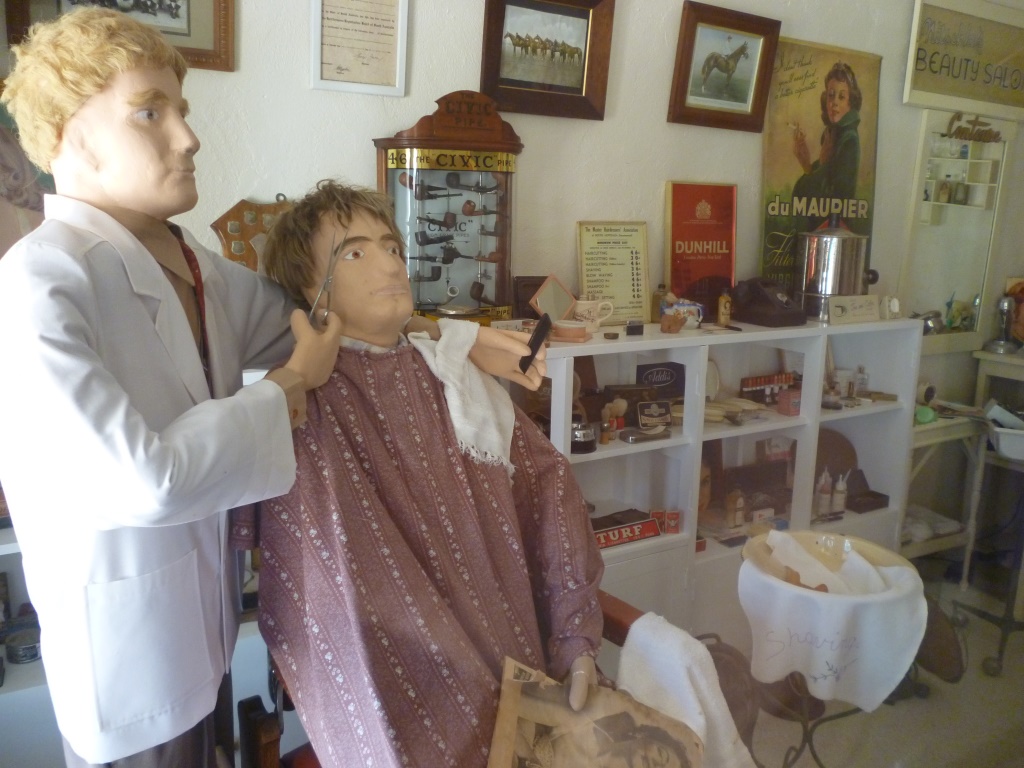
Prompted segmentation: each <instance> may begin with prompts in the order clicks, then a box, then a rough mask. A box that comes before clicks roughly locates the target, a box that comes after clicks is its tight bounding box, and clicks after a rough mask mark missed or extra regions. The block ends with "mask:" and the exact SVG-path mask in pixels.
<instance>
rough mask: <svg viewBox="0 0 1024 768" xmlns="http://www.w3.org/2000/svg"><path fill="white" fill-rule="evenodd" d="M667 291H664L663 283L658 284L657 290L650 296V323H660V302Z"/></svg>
mask: <svg viewBox="0 0 1024 768" xmlns="http://www.w3.org/2000/svg"><path fill="white" fill-rule="evenodd" d="M666 293H668V291H667V290H666V289H665V284H664V283H658V290H656V291H655V292H654V293H653V294H652V295H651V322H652V323H660V322H661V302H662V299H664V298H665V294H666Z"/></svg>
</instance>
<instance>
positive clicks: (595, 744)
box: [487, 658, 704, 768]
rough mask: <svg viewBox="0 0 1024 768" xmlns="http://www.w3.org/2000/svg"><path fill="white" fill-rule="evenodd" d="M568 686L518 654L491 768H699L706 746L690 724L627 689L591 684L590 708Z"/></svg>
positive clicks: (509, 665) (509, 671) (505, 687)
mask: <svg viewBox="0 0 1024 768" xmlns="http://www.w3.org/2000/svg"><path fill="white" fill-rule="evenodd" d="M567 689H568V685H563V684H562V683H559V682H557V681H555V680H552V679H551V678H549V677H547V676H546V675H545V674H544V673H543V672H539V671H537V670H534V669H530V668H529V667H525V666H523V665H522V664H519V663H518V662H516V661H513V660H512V659H509V658H506V659H505V671H504V676H503V679H502V684H501V699H500V702H499V704H498V719H497V722H496V723H495V725H494V737H493V739H492V741H491V755H490V759H489V760H488V762H487V768H563V767H565V768H568V766H581V765H586V766H599V767H600V768H629V766H634V765H649V766H659V768H698V767H699V766H700V765H701V764H702V762H703V756H704V745H703V744H702V743H701V741H700V739H699V738H697V735H696V734H695V733H694V732H693V731H692V730H691V729H690V728H689V727H688V726H686V725H684V724H683V723H681V722H679V721H678V720H673V719H672V718H670V717H668V716H667V715H663V714H662V713H661V712H658V711H657V710H654V709H651V708H650V707H647V706H644V705H643V704H641V703H639V702H638V701H636V700H635V699H634V698H633V697H632V696H630V695H629V694H627V693H625V692H623V691H614V690H612V689H610V688H603V687H598V686H591V688H590V691H589V693H588V695H587V702H586V704H585V705H584V707H583V709H582V711H580V712H574V711H573V710H572V708H571V707H570V706H569V692H568V690H567Z"/></svg>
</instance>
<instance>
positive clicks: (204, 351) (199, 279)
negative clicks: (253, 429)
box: [178, 237, 213, 395]
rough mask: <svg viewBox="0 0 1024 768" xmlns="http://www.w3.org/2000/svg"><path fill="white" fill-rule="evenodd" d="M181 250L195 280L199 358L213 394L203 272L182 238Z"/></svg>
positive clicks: (180, 240)
mask: <svg viewBox="0 0 1024 768" xmlns="http://www.w3.org/2000/svg"><path fill="white" fill-rule="evenodd" d="M178 242H179V243H181V252H182V254H183V255H184V256H185V262H186V263H187V264H188V268H189V271H190V272H192V280H193V281H194V282H195V288H194V290H195V292H196V303H197V304H199V358H200V360H202V362H203V373H204V374H205V375H206V384H207V386H208V387H209V388H210V394H211V395H212V394H213V382H212V381H211V380H210V360H209V357H208V355H209V349H210V344H209V340H208V339H207V338H206V300H205V299H204V298H203V274H202V272H200V271H199V262H198V261H196V254H195V251H193V250H192V249H191V248H189V247H188V245H187V244H186V243H185V241H184V240H183V239H182V238H180V237H179V238H178Z"/></svg>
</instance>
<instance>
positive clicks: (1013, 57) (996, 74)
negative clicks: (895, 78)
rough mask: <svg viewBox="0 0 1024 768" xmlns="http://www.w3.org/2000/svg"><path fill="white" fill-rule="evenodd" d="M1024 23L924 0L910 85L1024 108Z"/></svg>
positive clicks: (925, 89) (913, 49) (914, 50)
mask: <svg viewBox="0 0 1024 768" xmlns="http://www.w3.org/2000/svg"><path fill="white" fill-rule="evenodd" d="M1022 48H1024V29H1021V28H1020V27H1016V26H1013V25H1012V24H1002V23H1000V22H997V21H992V20H990V19H986V18H982V17H980V16H972V15H970V14H968V13H961V12H960V11H954V10H950V9H948V8H941V7H938V6H934V5H928V4H923V5H922V6H921V13H920V17H919V19H918V26H917V34H916V36H915V39H914V40H912V41H911V56H912V61H911V62H910V67H911V69H910V71H909V73H908V74H909V76H910V87H911V88H912V89H914V90H917V91H926V92H929V93H936V94H941V95H946V96H958V97H963V98H967V99H972V100H977V101H986V102H989V103H992V104H1002V105H1007V106H1011V107H1020V108H1024V58H1022V56H1021V50H1022Z"/></svg>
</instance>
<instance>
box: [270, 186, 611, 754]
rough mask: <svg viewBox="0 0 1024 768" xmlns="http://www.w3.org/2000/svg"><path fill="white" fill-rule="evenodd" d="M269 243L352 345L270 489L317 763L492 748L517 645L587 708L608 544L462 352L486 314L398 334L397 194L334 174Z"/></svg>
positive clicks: (273, 596)
mask: <svg viewBox="0 0 1024 768" xmlns="http://www.w3.org/2000/svg"><path fill="white" fill-rule="evenodd" d="M264 258H265V263H266V270H267V274H268V275H269V276H270V277H271V278H272V279H274V280H277V281H278V282H280V283H281V284H282V285H283V286H284V287H285V289H286V290H287V291H288V292H289V293H290V294H291V295H292V297H293V298H294V299H295V300H296V301H297V302H299V303H301V304H305V305H306V306H307V307H309V308H310V310H311V316H312V317H314V318H319V317H320V316H321V315H322V314H325V313H326V312H327V311H328V310H329V311H330V312H332V313H335V314H337V315H338V317H339V318H341V322H342V345H341V348H340V350H339V354H338V359H337V363H336V365H335V368H334V372H333V374H332V375H331V377H330V379H329V381H328V382H327V383H326V384H325V385H323V386H322V387H320V388H318V389H317V390H314V391H312V392H310V393H309V398H308V402H307V409H308V410H307V418H308V421H307V424H306V425H305V426H303V427H302V428H301V429H299V430H297V431H296V432H295V451H296V458H297V463H298V472H297V476H296V483H295V485H294V487H293V488H292V490H291V491H290V492H289V493H288V494H287V495H285V496H282V497H280V498H278V499H273V500H270V501H268V502H266V503H264V504H263V505H262V509H261V512H260V520H259V529H260V546H261V549H262V569H261V571H260V617H259V624H260V630H261V632H262V633H263V636H264V638H265V639H266V641H267V645H268V647H269V648H270V651H271V654H272V655H273V658H274V661H275V662H276V664H277V667H278V669H279V671H280V673H281V676H282V678H283V681H284V683H285V685H286V686H287V688H288V690H289V693H290V695H291V697H292V700H293V701H294V703H295V706H296V709H297V710H298V713H299V715H300V717H301V718H302V721H303V724H304V726H305V728H306V731H307V733H308V734H309V737H310V740H311V742H312V744H313V746H314V748H315V750H316V752H317V756H318V758H319V759H320V761H321V763H323V764H324V765H352V764H354V763H355V762H359V763H366V764H370V763H371V762H372V764H373V765H381V766H391V765H394V766H398V765H419V766H431V767H433V766H440V765H453V766H459V767H460V768H466V767H470V768H471V767H472V766H484V765H485V764H486V762H487V755H488V750H489V747H490V742H491V735H492V731H493V726H494V721H495V716H496V712H497V704H498V696H499V690H500V681H501V673H502V663H503V660H504V657H505V656H511V657H513V658H515V659H517V660H518V661H520V662H522V663H523V664H526V665H529V666H531V667H534V668H538V669H543V670H545V671H546V672H547V674H549V675H550V676H552V677H555V678H563V677H566V676H567V675H568V676H570V677H571V680H572V685H571V686H570V702H571V703H572V704H573V705H574V706H575V707H576V708H579V707H580V706H582V704H583V702H584V701H585V698H586V690H587V686H588V684H592V683H594V682H596V672H595V667H594V661H593V659H594V656H596V654H597V651H598V647H599V644H600V641H601V608H600V605H599V603H598V599H597V594H598V585H599V583H600V580H601V576H602V572H603V564H602V561H601V557H600V554H599V552H598V549H597V547H596V544H595V540H594V536H593V532H592V530H591V527H590V524H589V520H588V518H587V514H586V509H585V504H584V501H583V498H582V496H581V493H580V490H579V488H578V486H577V484H576V482H575V480H574V479H573V476H572V472H571V471H570V468H569V466H568V463H567V460H566V458H565V457H564V456H562V455H561V454H560V453H558V452H557V451H556V450H555V449H554V448H553V446H552V445H551V443H550V442H549V441H548V440H547V438H545V437H544V435H543V434H542V433H541V432H540V430H539V429H538V428H537V427H536V426H535V425H534V424H533V423H532V422H531V421H530V419H529V418H528V417H526V415H525V414H523V413H522V412H521V411H519V410H518V409H517V408H516V407H515V406H514V405H513V404H512V403H511V401H510V400H509V398H508V395H507V393H506V392H505V390H504V389H503V388H502V387H500V385H498V384H496V382H494V381H493V380H491V379H490V378H489V377H485V376H482V375H481V374H480V372H479V371H478V370H477V369H476V368H475V367H473V366H472V365H471V364H469V363H468V362H467V361H466V356H465V350H466V349H467V348H468V345H469V344H471V343H472V339H473V338H475V334H476V329H477V326H475V325H473V324H471V323H465V322H458V321H455V322H452V323H451V324H448V325H443V326H442V328H443V334H442V337H441V341H440V342H433V341H430V340H428V339H425V338H413V339H412V340H411V343H410V339H407V338H406V337H405V336H403V333H402V331H403V328H404V327H405V325H406V322H407V321H408V319H409V316H410V314H411V312H412V294H411V290H410V285H409V279H408V276H407V274H406V266H405V259H404V246H403V243H402V239H401V235H400V233H399V232H398V230H397V227H396V225H395V223H394V218H393V213H392V210H391V206H390V202H389V201H388V200H387V198H386V197H384V196H383V195H380V194H379V193H376V192H371V191H368V190H360V189H352V188H348V187H344V186H341V185H339V184H336V183H334V182H329V181H325V182H321V183H320V184H319V185H318V187H317V189H316V190H315V191H314V192H312V193H311V194H309V195H308V196H307V197H306V198H304V199H303V200H301V201H299V202H298V203H297V204H296V205H295V207H294V208H293V209H292V210H290V211H287V212H285V213H283V214H282V215H281V216H280V218H279V219H278V221H277V223H276V224H275V226H274V228H273V230H272V231H271V233H270V236H269V238H268V242H267V246H266V250H265V251H264ZM413 336H414V337H415V336H416V335H415V334H414V335H413ZM356 756H358V757H356Z"/></svg>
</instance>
